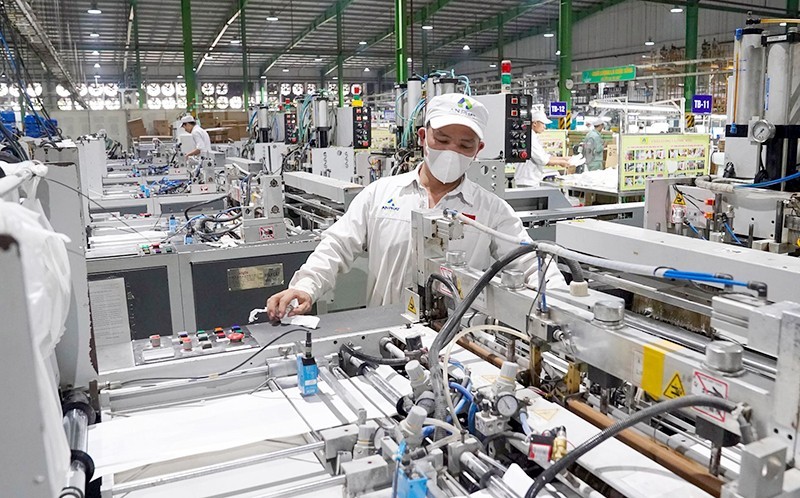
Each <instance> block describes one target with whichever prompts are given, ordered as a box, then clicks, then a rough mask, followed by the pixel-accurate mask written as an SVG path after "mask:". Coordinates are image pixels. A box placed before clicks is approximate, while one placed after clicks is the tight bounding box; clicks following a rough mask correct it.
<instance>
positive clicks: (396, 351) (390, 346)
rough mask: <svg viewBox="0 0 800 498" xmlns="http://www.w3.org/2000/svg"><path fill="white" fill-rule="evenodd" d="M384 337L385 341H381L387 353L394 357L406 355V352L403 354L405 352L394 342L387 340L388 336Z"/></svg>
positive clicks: (401, 357)
mask: <svg viewBox="0 0 800 498" xmlns="http://www.w3.org/2000/svg"><path fill="white" fill-rule="evenodd" d="M386 339H387V340H386V341H381V342H383V348H384V349H385V350H386V352H388V353H389V354H391V355H392V356H394V357H395V358H399V359H403V358H405V357H406V354H405V352H403V350H402V349H400V348H398V347H397V346H395V345H394V343H393V342H392V341H391V340H389V339H388V338H386Z"/></svg>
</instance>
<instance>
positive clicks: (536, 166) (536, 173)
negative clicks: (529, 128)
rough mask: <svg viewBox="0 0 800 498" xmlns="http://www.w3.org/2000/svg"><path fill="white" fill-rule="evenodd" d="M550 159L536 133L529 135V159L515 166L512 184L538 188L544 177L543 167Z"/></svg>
mask: <svg viewBox="0 0 800 498" xmlns="http://www.w3.org/2000/svg"><path fill="white" fill-rule="evenodd" d="M550 157H551V156H550V154H548V153H547V152H545V150H544V147H542V142H540V141H539V136H538V133H536V132H533V133H532V134H531V159H530V160H529V161H525V162H524V163H518V164H517V171H516V172H515V173H514V183H516V184H517V186H522V185H527V186H530V187H537V186H539V182H540V181H541V180H542V178H543V177H544V167H545V166H547V163H549V162H550Z"/></svg>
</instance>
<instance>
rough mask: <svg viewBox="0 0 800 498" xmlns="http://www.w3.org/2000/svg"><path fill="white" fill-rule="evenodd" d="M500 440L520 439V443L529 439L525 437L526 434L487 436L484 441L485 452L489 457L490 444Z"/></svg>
mask: <svg viewBox="0 0 800 498" xmlns="http://www.w3.org/2000/svg"><path fill="white" fill-rule="evenodd" d="M498 439H519V440H520V441H527V440H528V439H527V438H526V437H525V435H524V434H520V433H519V432H511V431H505V432H498V433H497V434H492V435H491V436H486V437H485V438H484V439H483V452H484V453H486V454H487V455H488V454H489V444H490V443H491V442H492V441H496V440H498Z"/></svg>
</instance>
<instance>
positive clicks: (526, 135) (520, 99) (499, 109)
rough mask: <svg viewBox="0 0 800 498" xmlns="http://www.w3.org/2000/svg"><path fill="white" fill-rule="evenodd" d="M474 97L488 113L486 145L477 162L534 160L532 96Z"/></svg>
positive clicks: (499, 94) (501, 94) (497, 95)
mask: <svg viewBox="0 0 800 498" xmlns="http://www.w3.org/2000/svg"><path fill="white" fill-rule="evenodd" d="M473 98H474V99H476V100H478V101H479V102H481V103H482V104H483V105H485V106H486V108H487V109H488V111H489V122H488V124H487V126H486V131H485V133H484V140H483V141H484V143H485V144H486V146H485V147H484V149H483V150H482V151H481V152H480V153H479V155H478V159H490V160H495V159H499V160H503V161H505V162H506V163H521V162H525V161H527V160H528V159H529V158H530V157H531V133H532V130H531V108H532V105H533V101H532V98H531V96H530V95H521V94H513V93H498V94H494V95H480V96H477V97H473Z"/></svg>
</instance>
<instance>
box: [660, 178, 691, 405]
mask: <svg viewBox="0 0 800 498" xmlns="http://www.w3.org/2000/svg"><path fill="white" fill-rule="evenodd" d="M678 195H680V194H678ZM685 395H686V391H685V390H684V389H683V382H682V381H681V375H680V374H679V373H678V372H675V375H673V376H672V379H670V381H669V384H667V387H666V388H665V389H664V396H666V397H667V398H670V399H675V398H680V397H681V396H685Z"/></svg>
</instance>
